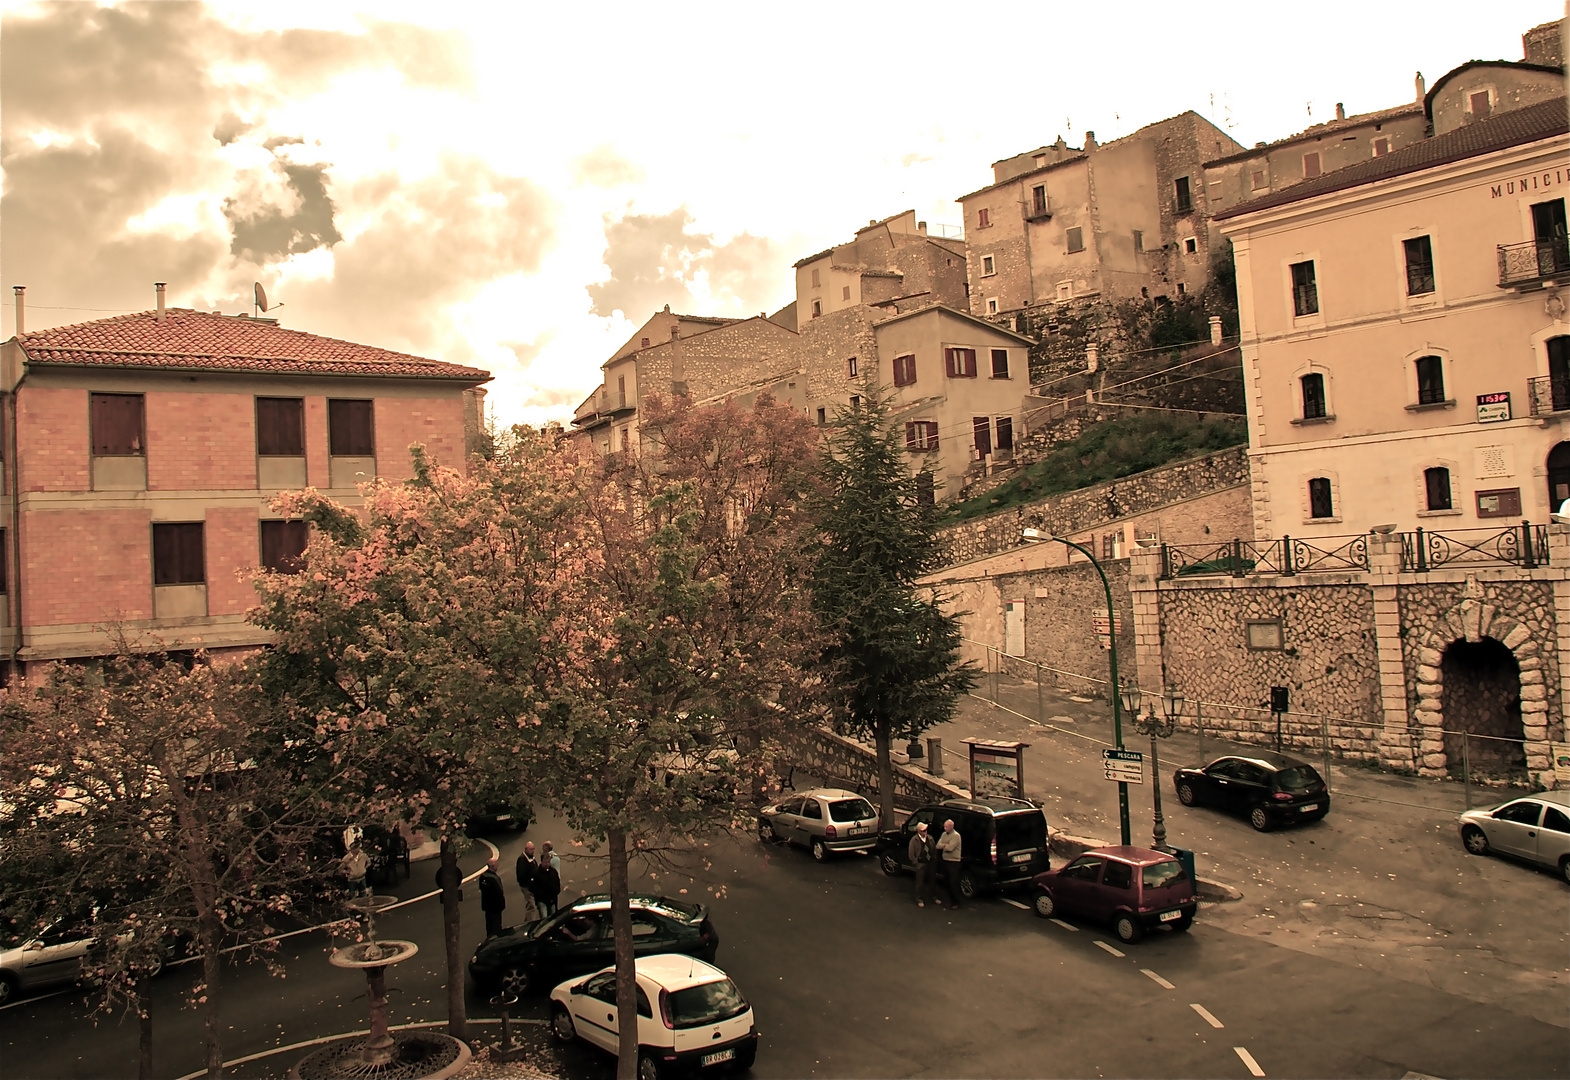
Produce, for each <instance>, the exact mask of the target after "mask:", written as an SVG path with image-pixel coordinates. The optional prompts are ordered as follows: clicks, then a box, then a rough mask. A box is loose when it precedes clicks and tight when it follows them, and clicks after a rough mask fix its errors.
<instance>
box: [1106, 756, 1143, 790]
mask: <svg viewBox="0 0 1570 1080" xmlns="http://www.w3.org/2000/svg"><path fill="white" fill-rule="evenodd" d="M1101 771H1102V775H1103V776H1105V777H1106V778H1107V779H1108V780H1116V781H1117V782H1118V783H1120V784H1143V783H1144V782H1145V755H1144V754H1141V753H1140V752H1139V751H1138V750H1103V751H1101Z"/></svg>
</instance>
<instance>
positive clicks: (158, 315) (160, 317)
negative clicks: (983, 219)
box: [153, 281, 165, 322]
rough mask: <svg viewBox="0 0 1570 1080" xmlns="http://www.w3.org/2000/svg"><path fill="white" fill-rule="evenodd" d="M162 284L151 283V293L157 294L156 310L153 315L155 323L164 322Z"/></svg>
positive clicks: (157, 282)
mask: <svg viewBox="0 0 1570 1080" xmlns="http://www.w3.org/2000/svg"><path fill="white" fill-rule="evenodd" d="M164 284H165V283H164V282H162V281H155V282H153V291H154V292H156V293H157V294H158V310H157V311H156V312H154V313H153V320H154V321H155V322H163V321H164Z"/></svg>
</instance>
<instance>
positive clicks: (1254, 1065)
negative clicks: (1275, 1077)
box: [1232, 1046, 1265, 1076]
mask: <svg viewBox="0 0 1570 1080" xmlns="http://www.w3.org/2000/svg"><path fill="white" fill-rule="evenodd" d="M1232 1049H1233V1050H1235V1051H1236V1052H1237V1056H1238V1057H1240V1058H1242V1059H1243V1064H1244V1065H1247V1066H1248V1071H1249V1072H1250V1073H1252V1074H1253V1075H1255V1076H1264V1075H1265V1070H1264V1069H1261V1068H1260V1067H1259V1062H1257V1061H1255V1060H1254V1055H1253V1054H1250V1053H1249V1052H1248V1051H1247V1050H1245V1049H1243V1048H1242V1047H1241V1046H1234V1047H1233V1048H1232Z"/></svg>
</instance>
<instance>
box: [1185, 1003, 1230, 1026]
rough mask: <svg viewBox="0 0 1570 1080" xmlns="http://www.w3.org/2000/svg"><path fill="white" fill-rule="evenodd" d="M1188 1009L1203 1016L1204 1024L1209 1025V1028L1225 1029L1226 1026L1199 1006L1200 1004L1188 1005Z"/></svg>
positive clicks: (1207, 1010)
mask: <svg viewBox="0 0 1570 1080" xmlns="http://www.w3.org/2000/svg"><path fill="white" fill-rule="evenodd" d="M1189 1008H1190V1009H1193V1010H1194V1011H1195V1012H1197V1013H1198V1014H1199V1015H1200V1016H1203V1017H1204V1018H1205V1023H1207V1024H1209V1025H1210V1026H1211V1027H1213V1028H1220V1027H1226V1025H1225V1024H1223V1023H1222V1022H1221V1021H1220V1020H1217V1019H1216V1017H1215V1014H1213V1013H1212V1012H1211V1011H1210V1010H1209V1009H1207V1008H1205V1007H1204V1006H1203V1005H1200V1004H1197V1003H1196V1004H1193V1005H1190V1006H1189Z"/></svg>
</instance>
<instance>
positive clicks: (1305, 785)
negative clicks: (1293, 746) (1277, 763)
mask: <svg viewBox="0 0 1570 1080" xmlns="http://www.w3.org/2000/svg"><path fill="white" fill-rule="evenodd" d="M1276 783H1278V784H1280V785H1281V790H1282V791H1307V790H1309V789H1310V788H1314V787H1318V786H1319V784H1320V779H1319V774H1318V773H1317V772H1315V771H1314V767H1313V766H1312V765H1294V766H1292V767H1291V768H1290V769H1282V770H1281V771H1280V772H1278V773H1276Z"/></svg>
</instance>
